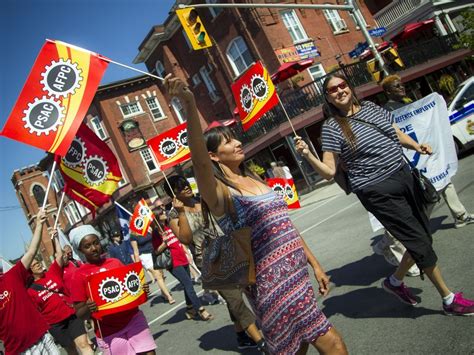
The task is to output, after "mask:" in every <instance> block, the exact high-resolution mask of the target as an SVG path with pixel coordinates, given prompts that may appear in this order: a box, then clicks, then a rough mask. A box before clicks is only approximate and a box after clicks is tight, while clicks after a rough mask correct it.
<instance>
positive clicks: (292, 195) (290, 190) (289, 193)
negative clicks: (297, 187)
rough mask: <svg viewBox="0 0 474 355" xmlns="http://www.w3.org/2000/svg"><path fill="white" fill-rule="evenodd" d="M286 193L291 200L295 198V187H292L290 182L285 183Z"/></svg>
mask: <svg viewBox="0 0 474 355" xmlns="http://www.w3.org/2000/svg"><path fill="white" fill-rule="evenodd" d="M285 195H286V197H288V199H289V200H290V201H291V200H293V198H294V197H295V194H294V193H293V189H292V188H291V186H290V184H286V185H285Z"/></svg>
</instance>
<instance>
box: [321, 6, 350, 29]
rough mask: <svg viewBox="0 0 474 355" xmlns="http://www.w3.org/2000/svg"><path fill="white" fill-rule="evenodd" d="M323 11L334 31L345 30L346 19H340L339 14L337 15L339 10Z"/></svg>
mask: <svg viewBox="0 0 474 355" xmlns="http://www.w3.org/2000/svg"><path fill="white" fill-rule="evenodd" d="M323 13H324V17H326V20H327V21H328V23H329V25H330V26H331V29H332V31H333V32H334V33H338V32H341V31H343V30H347V25H346V21H344V20H343V19H341V16H339V12H337V10H323Z"/></svg>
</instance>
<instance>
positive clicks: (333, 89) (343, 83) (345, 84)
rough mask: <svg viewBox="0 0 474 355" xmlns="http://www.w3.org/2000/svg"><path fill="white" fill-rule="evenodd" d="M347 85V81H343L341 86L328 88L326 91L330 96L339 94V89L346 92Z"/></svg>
mask: <svg viewBox="0 0 474 355" xmlns="http://www.w3.org/2000/svg"><path fill="white" fill-rule="evenodd" d="M347 86H348V85H347V83H346V82H345V81H343V82H342V83H340V84H339V85H335V86H331V87H328V88H327V89H326V92H327V93H328V94H335V93H336V92H337V90H338V89H341V90H344V89H345V88H347Z"/></svg>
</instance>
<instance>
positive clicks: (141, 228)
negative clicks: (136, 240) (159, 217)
mask: <svg viewBox="0 0 474 355" xmlns="http://www.w3.org/2000/svg"><path fill="white" fill-rule="evenodd" d="M154 218H155V215H154V214H153V212H152V210H151V209H150V207H148V205H147V203H146V202H145V200H144V199H141V200H140V201H138V203H137V205H136V206H135V210H134V211H133V215H132V217H130V230H131V231H132V232H134V233H135V234H138V235H141V236H145V235H146V234H147V233H148V227H150V224H151V222H152V221H153V219H154Z"/></svg>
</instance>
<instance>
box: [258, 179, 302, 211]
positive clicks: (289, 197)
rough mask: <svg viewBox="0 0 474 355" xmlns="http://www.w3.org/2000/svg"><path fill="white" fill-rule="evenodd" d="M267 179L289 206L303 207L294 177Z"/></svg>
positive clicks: (293, 207) (269, 184)
mask: <svg viewBox="0 0 474 355" xmlns="http://www.w3.org/2000/svg"><path fill="white" fill-rule="evenodd" d="M266 181H267V184H268V186H270V187H271V188H272V190H273V191H275V192H276V193H277V194H278V195H280V196H281V197H283V199H284V200H285V202H286V203H287V205H288V208H291V209H295V208H300V207H301V206H300V201H299V198H298V193H297V192H296V187H295V183H294V182H293V179H282V178H272V179H267V180H266Z"/></svg>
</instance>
